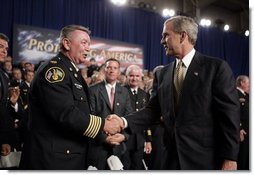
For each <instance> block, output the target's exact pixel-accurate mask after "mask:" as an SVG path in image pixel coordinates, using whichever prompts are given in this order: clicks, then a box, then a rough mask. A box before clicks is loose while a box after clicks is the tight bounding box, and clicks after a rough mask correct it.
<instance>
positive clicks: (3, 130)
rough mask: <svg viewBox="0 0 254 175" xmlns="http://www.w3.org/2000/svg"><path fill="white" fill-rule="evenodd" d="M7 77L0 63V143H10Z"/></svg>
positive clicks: (10, 121)
mask: <svg viewBox="0 0 254 175" xmlns="http://www.w3.org/2000/svg"><path fill="white" fill-rule="evenodd" d="M8 87H9V78H8V75H7V74H6V73H5V72H4V70H3V69H2V68H1V65H0V144H4V143H9V144H10V143H11V142H12V136H13V135H12V134H13V120H12V118H11V114H10V111H9V107H8Z"/></svg>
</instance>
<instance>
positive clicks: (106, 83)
mask: <svg viewBox="0 0 254 175" xmlns="http://www.w3.org/2000/svg"><path fill="white" fill-rule="evenodd" d="M104 81H105V86H106V87H107V88H109V89H111V88H112V87H113V88H114V89H116V82H114V83H113V84H110V83H108V82H107V81H106V80H104Z"/></svg>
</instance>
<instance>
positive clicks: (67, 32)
mask: <svg viewBox="0 0 254 175" xmlns="http://www.w3.org/2000/svg"><path fill="white" fill-rule="evenodd" d="M76 30H81V31H84V32H86V33H87V34H88V35H90V33H91V31H90V30H89V29H88V28H86V27H84V26H80V25H68V26H65V27H64V28H62V30H61V33H60V50H63V49H64V46H63V39H64V38H70V36H71V33H72V32H74V31H76Z"/></svg>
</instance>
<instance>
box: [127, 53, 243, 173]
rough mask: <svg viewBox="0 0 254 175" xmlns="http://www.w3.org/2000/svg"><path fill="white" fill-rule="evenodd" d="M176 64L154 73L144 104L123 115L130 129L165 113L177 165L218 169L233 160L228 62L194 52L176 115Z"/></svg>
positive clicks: (234, 108) (234, 103) (235, 107)
mask: <svg viewBox="0 0 254 175" xmlns="http://www.w3.org/2000/svg"><path fill="white" fill-rule="evenodd" d="M174 67H175V63H174V62H173V63H171V64H169V65H167V66H165V67H164V68H163V69H161V70H160V75H159V76H158V77H157V76H155V77H156V78H155V79H154V85H153V93H152V95H151V96H152V97H151V98H150V101H149V104H148V106H147V107H146V108H145V109H144V110H141V111H139V112H136V113H134V114H131V115H129V116H127V117H126V119H127V121H128V126H129V127H130V129H131V131H132V132H137V131H139V130H140V129H144V128H143V127H137V125H139V126H142V125H143V126H146V127H147V126H148V125H152V124H155V123H156V122H158V121H159V119H160V116H163V124H164V127H165V133H164V138H165V139H164V142H165V145H166V147H167V149H168V150H171V152H172V151H173V152H176V153H178V157H179V162H180V168H181V169H200V170H201V169H204V170H208V169H216V168H221V167H216V165H217V164H219V163H221V162H219V161H221V160H223V159H229V160H237V155H238V150H239V124H240V115H239V102H238V96H237V91H236V87H235V79H234V77H233V74H232V71H231V69H230V67H229V65H228V64H227V63H226V62H225V61H223V60H221V59H215V58H211V57H208V56H205V55H202V54H200V53H198V52H196V53H195V55H194V58H193V60H192V62H191V64H190V66H189V68H188V71H187V73H186V76H185V80H184V83H183V89H182V96H181V97H180V102H179V108H178V114H177V115H175V107H174V94H173V92H174V85H173V83H172V82H173V74H174ZM172 149H173V150H172ZM169 159H170V158H169ZM168 164H169V163H168ZM169 167H170V165H169Z"/></svg>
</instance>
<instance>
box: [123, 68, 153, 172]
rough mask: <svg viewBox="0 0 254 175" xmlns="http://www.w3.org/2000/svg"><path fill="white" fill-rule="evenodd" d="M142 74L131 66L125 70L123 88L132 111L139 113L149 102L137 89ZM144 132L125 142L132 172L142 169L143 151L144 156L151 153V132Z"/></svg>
mask: <svg viewBox="0 0 254 175" xmlns="http://www.w3.org/2000/svg"><path fill="white" fill-rule="evenodd" d="M142 74H143V73H142V69H141V68H140V67H139V66H137V65H131V66H129V67H128V68H127V70H126V76H127V85H126V86H125V87H126V88H127V89H128V91H129V94H130V98H131V104H132V107H133V109H134V111H139V110H140V109H141V108H143V107H145V105H146V104H147V102H148V100H149V94H148V93H146V92H145V91H144V90H142V89H140V88H139V83H140V82H141V81H142ZM144 132H145V133H137V134H132V135H130V137H129V138H128V141H127V149H128V152H129V157H130V162H131V164H130V169H132V170H142V169H144V165H143V162H142V159H143V153H144V150H145V153H146V154H150V153H151V151H152V144H151V141H152V133H151V130H150V129H148V130H146V131H144ZM144 145H145V148H144Z"/></svg>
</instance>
